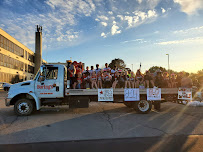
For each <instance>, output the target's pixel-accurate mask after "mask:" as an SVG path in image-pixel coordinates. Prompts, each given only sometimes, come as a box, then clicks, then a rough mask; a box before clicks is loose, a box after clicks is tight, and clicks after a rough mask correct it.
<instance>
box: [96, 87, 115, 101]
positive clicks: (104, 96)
mask: <svg viewBox="0 0 203 152" xmlns="http://www.w3.org/2000/svg"><path fill="white" fill-rule="evenodd" d="M98 101H113V89H98Z"/></svg>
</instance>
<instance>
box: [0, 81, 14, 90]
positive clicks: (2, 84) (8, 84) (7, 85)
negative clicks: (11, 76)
mask: <svg viewBox="0 0 203 152" xmlns="http://www.w3.org/2000/svg"><path fill="white" fill-rule="evenodd" d="M11 85H12V84H10V83H7V82H0V87H1V86H2V87H1V88H2V89H4V91H8V90H9V89H10V87H11Z"/></svg>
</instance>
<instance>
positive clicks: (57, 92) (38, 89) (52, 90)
mask: <svg viewBox="0 0 203 152" xmlns="http://www.w3.org/2000/svg"><path fill="white" fill-rule="evenodd" d="M61 72H62V71H61ZM42 73H43V75H42V77H43V80H40V76H39V77H38V79H37V80H36V81H35V93H36V95H37V96H38V97H39V98H62V97H63V95H64V94H63V92H64V85H63V81H61V80H63V74H60V75H59V73H60V72H59V67H58V66H44V68H43V72H42ZM62 73H63V72H62ZM61 76H62V78H61ZM60 86H62V87H61V88H60Z"/></svg>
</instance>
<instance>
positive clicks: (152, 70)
mask: <svg viewBox="0 0 203 152" xmlns="http://www.w3.org/2000/svg"><path fill="white" fill-rule="evenodd" d="M157 70H161V71H162V72H167V70H166V69H165V68H163V67H159V66H153V67H151V68H149V71H150V73H154V72H156V71H157Z"/></svg>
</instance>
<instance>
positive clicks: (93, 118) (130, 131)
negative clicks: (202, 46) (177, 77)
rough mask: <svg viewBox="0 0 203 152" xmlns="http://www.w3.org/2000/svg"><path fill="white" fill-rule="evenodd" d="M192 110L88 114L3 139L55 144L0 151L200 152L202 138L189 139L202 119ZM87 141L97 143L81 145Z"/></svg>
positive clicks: (109, 111)
mask: <svg viewBox="0 0 203 152" xmlns="http://www.w3.org/2000/svg"><path fill="white" fill-rule="evenodd" d="M190 110H191V108H190V107H187V106H185V107H184V108H182V110H181V111H178V110H177V109H176V107H172V108H170V109H165V110H164V111H162V112H151V113H150V114H148V115H142V114H136V113H135V112H134V111H133V110H131V109H128V108H126V107H121V108H115V109H110V110H103V111H101V112H96V113H92V114H88V113H87V114H86V115H83V116H79V117H77V118H72V119H68V120H63V121H58V122H55V123H52V124H49V125H44V126H40V127H35V128H30V129H26V130H22V131H18V132H14V133H12V134H7V135H3V136H2V138H4V137H5V140H9V142H11V143H15V141H16V140H19V141H21V142H22V143H26V142H30V141H31V142H32V141H33V142H36V141H37V142H40V141H53V142H50V143H49V142H48V143H32V144H16V145H14V144H13V145H1V146H0V151H6V150H9V151H10V150H11V151H12V150H15V151H22V150H24V148H25V149H30V150H29V151H44V150H46V151H47V150H48V151H58V149H62V150H65V151H69V150H70V151H98V152H99V151H104V150H105V151H106V150H107V149H108V151H117V152H118V151H126V150H127V151H155V152H157V151H191V150H194V149H195V150H197V151H198V150H202V149H201V148H202V146H201V147H200V145H201V144H200V143H201V142H202V141H203V140H202V139H203V138H202V136H201V138H200V136H189V135H191V134H195V131H197V130H196V129H197V126H198V125H199V123H200V121H201V120H202V117H195V116H193V115H192V114H191V113H190ZM121 111H122V112H121ZM174 111H175V112H174ZM61 112H62V113H63V111H61ZM70 112H71V110H70ZM48 113H50V111H47V112H46V111H45V112H39V113H35V116H36V115H46V114H48ZM51 113H53V111H51ZM59 113H60V112H59ZM57 114H58V113H57ZM157 135H158V137H157ZM7 137H9V138H7ZM16 138H19V139H16ZM120 138H125V139H120ZM86 139H95V140H87V141H79V140H86ZM101 139H106V140H101ZM67 140H70V141H67ZM54 141H63V142H54ZM66 141H67V142H66ZM86 149H87V150H86Z"/></svg>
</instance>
